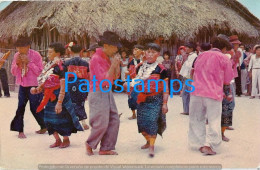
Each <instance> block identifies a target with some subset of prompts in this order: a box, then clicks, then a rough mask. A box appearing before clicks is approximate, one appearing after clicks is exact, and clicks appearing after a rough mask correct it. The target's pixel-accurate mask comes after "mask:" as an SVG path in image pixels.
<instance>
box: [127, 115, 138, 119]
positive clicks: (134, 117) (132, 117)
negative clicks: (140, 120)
mask: <svg viewBox="0 0 260 170" xmlns="http://www.w3.org/2000/svg"><path fill="white" fill-rule="evenodd" d="M128 119H129V120H133V119H136V115H133V116H131V117H129V118H128Z"/></svg>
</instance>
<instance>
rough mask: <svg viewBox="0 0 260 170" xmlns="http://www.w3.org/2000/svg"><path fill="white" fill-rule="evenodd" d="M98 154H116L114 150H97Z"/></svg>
mask: <svg viewBox="0 0 260 170" xmlns="http://www.w3.org/2000/svg"><path fill="white" fill-rule="evenodd" d="M99 155H118V153H117V152H115V151H99Z"/></svg>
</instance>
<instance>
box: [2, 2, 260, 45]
mask: <svg viewBox="0 0 260 170" xmlns="http://www.w3.org/2000/svg"><path fill="white" fill-rule="evenodd" d="M45 26H48V27H49V29H53V28H55V29H57V30H58V32H59V34H67V35H69V36H72V37H73V36H75V35H76V36H77V35H79V36H82V35H83V34H87V35H88V36H90V37H94V38H95V39H98V36H99V35H101V34H102V33H103V32H104V31H106V30H111V31H115V32H117V33H118V34H119V35H120V37H121V38H125V39H127V40H129V41H135V40H137V39H138V38H140V37H147V38H155V37H158V36H163V37H164V38H166V39H170V38H171V37H173V36H175V37H178V38H179V39H184V40H185V39H190V38H192V37H194V36H195V34H197V33H198V32H199V30H201V29H202V28H208V27H210V28H216V29H222V30H230V31H231V32H236V33H238V34H242V35H247V36H248V37H259V35H260V32H259V30H260V29H259V28H260V21H259V20H258V19H257V18H256V17H255V16H254V15H252V14H251V13H250V12H249V11H248V10H247V9H246V8H245V7H244V6H243V5H241V4H240V3H239V2H237V1H236V0H160V1H158V0H131V1H129V0H85V1H28V2H24V1H23V2H12V3H11V4H10V5H9V6H8V7H7V8H5V9H4V10H3V11H1V13H0V40H7V39H8V38H13V39H16V38H17V37H18V36H19V35H20V34H28V35H31V33H32V32H33V30H35V29H42V28H43V27H45Z"/></svg>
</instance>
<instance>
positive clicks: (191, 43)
mask: <svg viewBox="0 0 260 170" xmlns="http://www.w3.org/2000/svg"><path fill="white" fill-rule="evenodd" d="M184 46H185V47H188V48H192V51H196V48H197V44H195V43H194V42H191V41H190V42H187V43H186V44H185V45H184Z"/></svg>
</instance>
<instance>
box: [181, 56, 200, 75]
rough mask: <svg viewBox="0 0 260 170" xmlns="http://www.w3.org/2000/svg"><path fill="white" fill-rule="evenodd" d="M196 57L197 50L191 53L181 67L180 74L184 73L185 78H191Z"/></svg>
mask: <svg viewBox="0 0 260 170" xmlns="http://www.w3.org/2000/svg"><path fill="white" fill-rule="evenodd" d="M196 58H197V54H196V53H195V52H191V53H190V54H189V56H188V59H187V60H186V61H185V62H184V64H183V66H182V67H181V71H180V75H182V76H183V77H185V78H190V72H191V69H192V64H193V62H194V60H195V59H196Z"/></svg>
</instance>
